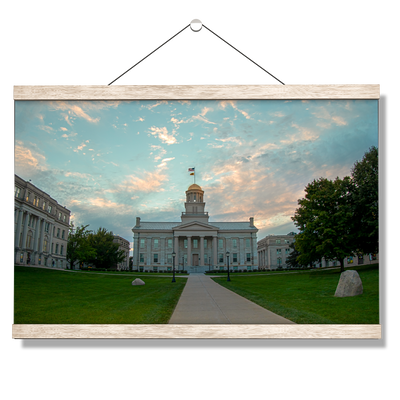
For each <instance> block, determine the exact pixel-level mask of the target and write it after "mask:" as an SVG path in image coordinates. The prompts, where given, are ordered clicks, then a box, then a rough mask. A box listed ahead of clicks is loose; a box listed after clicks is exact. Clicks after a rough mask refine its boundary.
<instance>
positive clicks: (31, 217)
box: [28, 215, 33, 226]
mask: <svg viewBox="0 0 400 400" xmlns="http://www.w3.org/2000/svg"><path fill="white" fill-rule="evenodd" d="M32 220H33V215H30V216H29V219H28V226H32Z"/></svg>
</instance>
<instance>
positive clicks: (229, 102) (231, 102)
mask: <svg viewBox="0 0 400 400" xmlns="http://www.w3.org/2000/svg"><path fill="white" fill-rule="evenodd" d="M228 105H230V106H231V107H232V108H233V109H234V110H236V111H238V112H240V113H241V114H242V115H243V116H244V117H245V118H246V119H251V117H250V115H249V114H248V113H247V112H246V111H244V110H240V109H239V108H238V107H237V103H236V101H234V100H224V101H221V102H220V103H219V106H220V107H221V108H222V109H224V110H225V108H226V107H227V106H228Z"/></svg>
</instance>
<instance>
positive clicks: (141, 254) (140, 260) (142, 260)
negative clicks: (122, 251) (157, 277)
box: [139, 253, 144, 263]
mask: <svg viewBox="0 0 400 400" xmlns="http://www.w3.org/2000/svg"><path fill="white" fill-rule="evenodd" d="M139 262H141V263H144V253H140V254H139Z"/></svg>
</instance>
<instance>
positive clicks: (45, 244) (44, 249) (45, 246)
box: [43, 240, 47, 252]
mask: <svg viewBox="0 0 400 400" xmlns="http://www.w3.org/2000/svg"><path fill="white" fill-rule="evenodd" d="M43 251H45V252H47V240H44V241H43Z"/></svg>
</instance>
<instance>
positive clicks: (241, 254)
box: [239, 237, 246, 266]
mask: <svg viewBox="0 0 400 400" xmlns="http://www.w3.org/2000/svg"><path fill="white" fill-rule="evenodd" d="M239 249H240V252H239V260H240V265H241V266H243V265H244V260H245V256H246V248H245V245H244V238H242V237H241V238H239Z"/></svg>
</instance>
